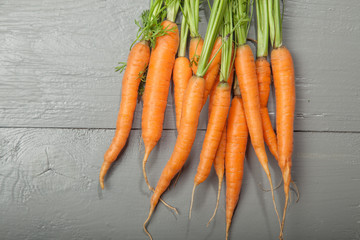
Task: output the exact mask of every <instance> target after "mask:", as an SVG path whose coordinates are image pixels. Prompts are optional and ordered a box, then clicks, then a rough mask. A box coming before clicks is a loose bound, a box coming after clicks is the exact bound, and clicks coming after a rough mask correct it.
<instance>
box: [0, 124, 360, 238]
mask: <svg viewBox="0 0 360 240" xmlns="http://www.w3.org/2000/svg"><path fill="white" fill-rule="evenodd" d="M113 134H114V131H113V130H91V129H89V130H87V129H81V130H70V129H0V146H1V148H0V213H1V218H0V234H1V239H6V240H7V239H39V240H41V239H80V240H82V239H145V238H146V236H145V234H144V232H143V231H142V223H143V221H144V220H145V218H146V216H147V212H148V209H149V198H150V194H149V192H148V190H147V187H146V185H145V183H144V180H143V178H142V171H141V159H142V154H143V152H144V149H143V146H140V145H139V143H140V136H141V132H140V131H138V130H133V131H132V132H131V134H130V139H129V144H128V146H127V147H126V148H125V150H124V151H123V153H122V155H121V157H120V159H119V160H118V161H117V162H116V163H115V164H114V166H113V168H112V169H111V171H110V174H109V175H108V178H107V179H106V189H105V190H104V191H103V192H101V191H100V190H99V186H98V171H99V168H100V165H101V163H102V156H103V153H104V152H105V150H106V148H107V147H108V145H109V143H110V141H111V137H112V135H113ZM204 134H205V132H204V131H198V134H197V139H196V141H195V144H194V147H193V150H192V153H191V154H190V157H189V159H188V162H187V163H186V165H185V169H184V171H183V173H182V175H181V177H180V179H179V182H178V183H177V185H176V186H171V187H170V189H169V190H168V191H167V192H166V193H165V194H164V196H163V197H164V199H165V200H166V201H168V202H169V203H171V204H173V205H175V206H176V207H177V208H178V210H179V212H180V215H179V216H174V215H173V214H172V213H171V212H170V211H169V210H168V209H166V208H165V207H164V205H162V204H159V206H158V207H157V210H156V213H155V214H154V217H153V218H152V220H151V223H150V224H149V230H150V231H151V233H152V234H153V237H154V239H223V238H224V236H225V235H224V234H225V223H224V219H225V191H223V192H222V195H221V200H220V207H219V211H218V213H217V216H216V218H215V221H214V222H213V223H212V224H211V225H210V227H209V228H206V223H207V221H208V219H209V217H210V216H211V214H212V210H213V207H214V206H215V199H216V192H217V177H216V174H215V172H214V171H212V172H211V175H210V176H209V179H208V180H207V181H206V182H204V184H203V185H201V187H199V188H198V192H197V194H196V196H195V202H194V208H193V217H192V220H191V221H188V215H187V214H188V209H189V203H190V194H191V189H192V185H193V176H194V175H195V172H196V166H197V161H198V159H199V153H200V150H201V146H202V141H203V138H204ZM175 137H176V131H175V130H166V131H164V134H163V138H162V139H161V140H160V142H159V144H158V146H156V148H155V149H154V151H153V154H152V156H151V159H150V160H149V163H148V166H147V169H148V176H149V180H150V182H151V183H153V184H155V183H156V181H157V180H158V177H159V176H160V173H161V171H162V168H163V166H164V165H165V163H166V161H167V160H168V158H169V157H170V155H171V152H170V149H172V148H173V146H174V144H175ZM359 139H360V134H359V133H353V134H350V133H296V134H295V149H294V159H293V178H294V179H295V181H296V183H297V185H298V187H299V190H300V193H301V197H300V201H299V203H297V204H295V203H291V205H290V209H289V211H288V216H287V222H286V229H285V239H309V240H312V239H314V240H315V239H337V240H339V239H340V240H342V239H344V240H345V239H346V240H355V239H359V236H360V228H359V221H360V201H359V199H360V184H359V180H360V175H359V171H360V159H359V156H360V149H359V147H358V146H359V144H360V140H359ZM335 146H336V147H335ZM270 163H271V169H272V173H273V179H274V181H275V182H278V181H279V180H280V179H281V175H280V171H279V169H278V167H277V166H276V164H275V162H274V161H273V159H270ZM258 184H265V187H268V186H267V180H266V176H265V175H264V174H263V171H262V169H261V166H260V164H259V163H258V161H257V159H256V155H255V153H254V151H253V149H252V147H249V149H248V152H247V155H246V161H245V172H244V181H243V188H242V191H241V195H240V200H239V205H238V207H237V209H236V213H235V216H234V220H233V226H232V228H231V234H230V237H231V239H235V238H240V237H241V239H255V240H256V239H259V240H260V239H277V235H278V229H279V226H278V224H277V222H276V217H275V214H274V210H273V206H272V201H271V194H270V193H269V192H263V191H262V190H261V188H260V187H259V185H258ZM224 189H225V188H224ZM276 199H277V203H278V206H280V204H281V205H282V204H283V201H284V200H283V194H282V189H281V188H280V189H279V190H277V191H276ZM292 199H293V200H294V199H295V194H294V193H292Z"/></svg>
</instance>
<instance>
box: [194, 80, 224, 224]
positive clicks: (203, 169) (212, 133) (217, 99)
mask: <svg viewBox="0 0 360 240" xmlns="http://www.w3.org/2000/svg"><path fill="white" fill-rule="evenodd" d="M229 106H230V86H229V84H228V83H227V82H220V83H219V84H218V86H217V87H216V89H215V93H214V99H213V102H212V108H211V113H210V119H209V123H208V127H207V130H206V134H205V139H204V142H203V146H202V150H201V154H200V162H199V165H198V168H197V172H196V175H195V178H194V188H193V194H192V198H191V206H190V214H189V218H191V209H192V203H193V200H194V193H195V188H196V187H197V186H198V185H199V184H200V183H202V182H203V181H205V179H206V178H207V177H208V176H209V174H210V170H211V166H212V164H213V161H214V159H215V155H216V151H217V149H218V146H219V143H220V140H221V135H222V132H223V129H224V126H225V123H226V118H227V114H228V111H229Z"/></svg>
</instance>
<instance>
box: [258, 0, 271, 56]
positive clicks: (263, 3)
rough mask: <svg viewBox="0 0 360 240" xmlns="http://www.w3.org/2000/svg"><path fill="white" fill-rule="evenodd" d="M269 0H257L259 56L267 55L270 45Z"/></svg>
mask: <svg viewBox="0 0 360 240" xmlns="http://www.w3.org/2000/svg"><path fill="white" fill-rule="evenodd" d="M267 2H268V0H256V19H257V33H258V36H257V41H258V42H257V52H256V56H257V57H266V56H267V55H268V47H269V16H268V6H267V5H268V4H267Z"/></svg>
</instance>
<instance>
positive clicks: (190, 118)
mask: <svg viewBox="0 0 360 240" xmlns="http://www.w3.org/2000/svg"><path fill="white" fill-rule="evenodd" d="M185 3H186V1H185ZM226 5H227V2H225V1H222V0H215V1H214V4H213V7H212V11H211V14H210V19H209V26H211V28H208V30H207V33H206V35H205V40H204V47H203V49H202V52H201V56H200V60H199V64H198V69H197V72H196V75H195V76H193V77H191V79H190V80H189V83H188V86H187V88H186V91H185V95H184V99H183V108H182V112H181V121H180V129H179V132H178V136H177V139H176V143H175V147H174V151H173V153H172V155H171V157H170V159H169V161H168V162H167V164H166V166H165V168H164V170H163V171H162V173H161V176H160V178H159V181H158V184H157V186H156V188H155V192H154V194H153V195H152V197H151V200H150V211H149V215H148V217H147V219H146V220H145V222H144V225H143V228H144V231H145V232H146V233H147V235H148V236H149V238H150V239H151V235H150V233H149V232H148V231H147V230H146V226H147V223H148V222H149V220H150V218H151V216H152V214H153V212H154V210H155V207H156V205H157V203H158V201H159V199H160V197H161V195H162V194H163V193H164V191H165V190H166V189H167V187H168V186H169V184H170V181H171V180H172V178H173V177H174V176H175V175H176V173H177V172H179V171H180V169H181V168H182V167H183V165H184V163H185V161H186V159H187V158H188V156H189V154H190V151H191V147H192V145H193V143H194V141H195V136H196V129H197V126H198V122H199V116H200V112H201V109H202V107H203V104H202V103H203V97H204V90H205V80H204V78H203V76H204V75H205V72H206V68H207V66H206V65H207V63H208V60H209V57H210V53H211V49H212V48H213V45H214V42H215V38H216V35H217V34H218V32H219V28H220V23H221V21H220V19H222V17H223V14H224V9H225V7H226ZM205 46H206V47H205Z"/></svg>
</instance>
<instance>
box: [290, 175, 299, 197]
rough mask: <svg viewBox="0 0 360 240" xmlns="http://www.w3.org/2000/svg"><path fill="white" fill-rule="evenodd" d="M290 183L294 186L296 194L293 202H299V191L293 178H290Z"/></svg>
mask: <svg viewBox="0 0 360 240" xmlns="http://www.w3.org/2000/svg"><path fill="white" fill-rule="evenodd" d="M291 183H292V184H293V186H294V188H295V192H296V195H297V199H296V201H295V202H299V199H300V192H299V189H298V187H297V185H296V183H295V182H294V181H293V180H291Z"/></svg>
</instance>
